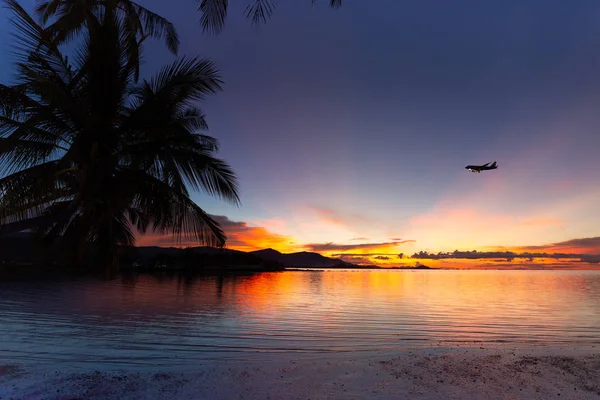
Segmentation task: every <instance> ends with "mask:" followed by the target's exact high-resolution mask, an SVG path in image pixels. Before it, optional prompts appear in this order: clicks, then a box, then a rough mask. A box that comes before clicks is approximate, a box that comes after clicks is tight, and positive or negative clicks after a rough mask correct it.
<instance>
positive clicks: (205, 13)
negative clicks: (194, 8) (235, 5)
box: [198, 0, 229, 34]
mask: <svg viewBox="0 0 600 400" xmlns="http://www.w3.org/2000/svg"><path fill="white" fill-rule="evenodd" d="M228 7H229V1H228V0H200V6H199V7H198V11H200V13H201V16H200V26H201V27H202V31H203V32H210V33H213V34H218V33H219V32H221V30H222V29H223V26H225V20H226V19H227V9H228Z"/></svg>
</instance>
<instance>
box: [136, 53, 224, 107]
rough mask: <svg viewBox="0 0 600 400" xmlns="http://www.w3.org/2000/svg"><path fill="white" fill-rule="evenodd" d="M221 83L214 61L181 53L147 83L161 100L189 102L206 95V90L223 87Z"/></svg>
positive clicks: (216, 89)
mask: <svg viewBox="0 0 600 400" xmlns="http://www.w3.org/2000/svg"><path fill="white" fill-rule="evenodd" d="M222 83H223V81H221V77H220V75H219V72H218V71H217V69H216V68H215V66H214V63H213V62H212V61H210V60H207V59H199V58H196V57H182V58H180V59H179V60H177V61H175V62H174V63H172V64H170V65H167V66H165V67H163V68H162V69H161V70H160V71H159V73H158V74H157V75H156V77H155V78H153V79H151V80H150V82H149V83H148V86H149V88H150V89H151V91H152V92H153V93H154V94H155V96H156V97H157V98H158V99H159V101H167V102H169V103H175V102H178V101H181V102H182V104H185V105H188V104H190V102H191V101H193V100H202V99H204V97H205V96H206V95H207V94H213V93H216V92H218V91H221V90H222Z"/></svg>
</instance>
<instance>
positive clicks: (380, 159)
mask: <svg viewBox="0 0 600 400" xmlns="http://www.w3.org/2000/svg"><path fill="white" fill-rule="evenodd" d="M21 3H22V4H23V5H24V6H27V7H28V9H31V8H32V5H33V4H34V1H33V0H27V1H25V0H23V1H21ZM232 3H234V4H233V5H232V8H231V10H230V18H229V20H228V22H227V25H226V28H225V30H224V32H223V33H222V34H221V35H219V36H216V37H215V36H209V35H203V34H202V33H201V30H200V27H199V23H198V20H199V13H198V12H197V11H196V7H197V5H196V3H195V2H193V1H191V0H178V1H170V2H165V1H162V0H151V1H143V2H142V4H144V5H145V6H147V7H148V8H150V9H151V10H153V11H156V12H158V13H159V14H161V15H163V16H165V17H167V18H168V19H170V20H171V21H172V22H174V23H175V26H176V28H177V30H178V32H179V35H180V38H181V40H182V45H181V50H180V55H199V56H203V57H208V58H211V59H213V60H214V61H215V63H216V65H217V67H218V68H219V69H220V70H221V72H222V77H223V80H224V82H225V86H224V88H225V90H224V92H223V93H219V94H218V95H216V96H213V97H210V98H208V99H207V100H206V101H205V103H204V104H203V105H202V107H203V109H204V111H205V112H206V114H207V120H208V123H209V126H210V131H209V132H208V133H209V134H210V135H212V136H215V137H216V138H218V139H219V140H220V141H221V151H220V153H219V156H220V157H221V158H223V159H225V160H226V161H228V162H229V163H230V164H231V165H232V166H233V168H234V169H235V171H236V173H237V175H238V177H239V181H240V185H241V200H242V204H241V206H240V207H235V206H232V205H230V204H227V203H223V202H221V201H219V200H217V199H212V198H209V197H207V196H205V195H201V194H197V195H194V197H193V198H194V200H195V201H196V202H197V203H198V204H199V205H200V206H201V207H203V208H204V209H205V210H206V211H207V212H209V213H210V214H212V215H216V216H218V219H219V221H221V222H222V223H223V226H224V227H225V229H226V232H227V233H228V234H229V238H230V241H229V243H228V247H231V248H235V249H241V250H255V249H260V248H266V247H272V248H275V249H277V250H280V251H283V252H291V251H301V250H308V251H318V252H321V253H323V254H326V255H336V256H339V255H342V256H344V255H346V257H347V258H348V257H350V258H351V257H352V255H356V257H364V254H371V255H370V256H368V257H367V258H368V259H369V260H370V261H372V262H378V260H379V261H381V263H385V262H386V261H389V260H385V259H384V257H388V255H390V256H391V255H397V254H398V253H405V254H413V253H415V252H418V251H429V252H436V253H437V252H438V251H454V250H455V249H459V250H474V249H476V250H478V251H495V250H505V249H506V250H514V251H536V252H538V251H551V252H554V251H557V252H576V253H579V252H582V253H587V254H600V239H597V240H596V239H591V240H587V241H585V240H583V241H582V239H586V238H588V239H589V238H596V237H598V236H600V157H598V151H599V149H600V133H599V132H598V130H599V128H600V113H599V112H598V109H599V107H600V23H599V22H600V2H598V1H597V0H580V1H577V2H565V1H564V0H528V1H523V0H507V1H495V2H481V1H479V0H461V1H459V2H449V1H447V0H424V1H418V2H415V1H413V2H409V1H400V0H380V1H376V2H375V1H367V0H362V1H359V0H354V1H346V2H345V4H344V6H343V7H342V8H341V9H338V10H330V9H329V8H328V7H327V5H326V2H324V1H321V2H318V4H317V5H316V6H311V2H310V0H293V1H290V0H287V1H281V2H279V3H278V5H277V8H276V10H275V14H274V16H273V18H272V20H271V21H270V22H269V23H268V24H267V25H265V26H261V27H260V28H255V27H253V26H252V25H251V24H250V22H249V21H248V20H246V19H245V18H244V16H243V13H244V4H245V3H246V2H244V1H235V2H232ZM8 17H9V13H8V11H7V10H6V9H1V10H0V51H2V54H8V52H9V51H10V48H9V45H10V42H11V36H10V34H9V31H10V25H9V23H8ZM148 43H149V44H148V45H147V46H146V50H145V56H144V60H145V65H144V66H143V71H144V73H145V75H147V76H149V75H151V74H153V73H154V72H155V71H157V69H158V68H159V67H160V66H161V65H163V64H165V63H167V62H169V61H170V60H171V59H172V58H173V56H172V55H170V54H169V53H168V52H167V51H166V50H165V49H164V46H163V43H160V42H148ZM11 62H12V60H11V59H10V57H3V58H2V59H0V80H1V81H2V82H7V81H9V80H10V78H11V76H12V75H11V74H12V69H11ZM491 161H497V162H498V164H499V168H498V169H497V170H495V171H488V172H484V173H481V174H473V173H470V172H468V171H466V170H465V169H464V167H465V165H467V164H483V163H486V162H491ZM567 241H569V242H568V243H566V244H561V243H563V242H567ZM169 242H170V239H169V238H167V237H159V236H147V237H143V238H140V241H139V244H143V245H147V244H160V245H166V244H168V243H169ZM375 257H379V259H377V258H375Z"/></svg>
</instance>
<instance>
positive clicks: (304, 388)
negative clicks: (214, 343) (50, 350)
mask: <svg viewBox="0 0 600 400" xmlns="http://www.w3.org/2000/svg"><path fill="white" fill-rule="evenodd" d="M597 347H598V346H591V345H590V346H587V347H581V348H577V349H568V348H558V349H545V348H538V349H533V350H523V349H514V348H490V347H487V346H486V347H485V348H484V347H483V346H471V347H456V348H442V347H438V348H435V349H420V350H414V351H408V350H407V351H403V352H400V353H396V354H394V355H393V356H391V357H390V356H388V357H385V356H377V357H362V358H361V357H359V358H352V356H351V355H350V356H349V357H348V358H345V359H336V360H335V361H328V360H327V359H322V360H303V361H294V360H286V361H285V362H283V361H282V362H270V363H266V362H264V363H250V364H245V363H233V362H227V363H220V364H218V365H214V366H213V365H210V366H200V367H199V368H198V369H196V370H193V371H191V370H186V371H177V372H173V371H171V372H160V371H152V372H144V373H140V372H115V371H112V372H101V371H86V372H65V371H61V370H60V369H43V368H36V369H34V368H23V367H18V366H5V367H3V368H1V369H0V398H1V399H2V400H6V399H27V400H41V399H45V400H67V399H132V400H133V399H223V400H225V399H273V400H275V399H311V400H317V399H413V398H421V399H482V398H485V399H552V398H559V399H600V351H598V350H600V348H597ZM350 354H351V353H350Z"/></svg>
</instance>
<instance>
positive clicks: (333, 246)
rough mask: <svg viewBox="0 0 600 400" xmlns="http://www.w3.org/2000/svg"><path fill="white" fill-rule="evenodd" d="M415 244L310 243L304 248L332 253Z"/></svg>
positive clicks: (406, 241) (405, 241)
mask: <svg viewBox="0 0 600 400" xmlns="http://www.w3.org/2000/svg"><path fill="white" fill-rule="evenodd" d="M409 242H414V240H404V241H401V242H382V243H358V244H337V243H332V242H329V243H308V244H305V245H304V248H305V249H307V250H309V251H316V252H331V251H338V252H341V251H352V250H374V249H381V248H389V247H394V246H398V245H400V244H403V243H409Z"/></svg>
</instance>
